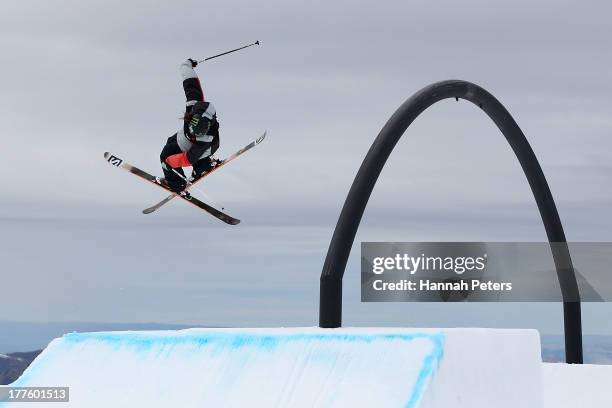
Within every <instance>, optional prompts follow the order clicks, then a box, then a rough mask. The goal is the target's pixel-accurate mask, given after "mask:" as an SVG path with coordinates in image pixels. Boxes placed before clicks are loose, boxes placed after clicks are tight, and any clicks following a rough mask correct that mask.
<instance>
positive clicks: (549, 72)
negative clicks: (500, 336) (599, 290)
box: [0, 0, 612, 333]
mask: <svg viewBox="0 0 612 408" xmlns="http://www.w3.org/2000/svg"><path fill="white" fill-rule="evenodd" d="M611 12H612V6H611V5H610V4H609V2H606V1H589V2H570V1H546V2H535V3H534V2H530V1H504V2H495V3H492V2H490V1H461V2H456V1H445V2H424V1H420V2H408V1H379V2H376V3H372V2H347V1H334V2H317V1H309V2H299V3H298V2H288V1H265V2H254V1H223V2H201V1H174V2H153V1H129V2H126V1H116V0H105V1H87V2H80V1H54V0H41V1H20V2H3V3H2V5H0V47H1V48H0V49H1V50H2V52H0V90H1V92H0V135H1V136H0V137H1V138H2V153H1V154H2V160H1V161H0V172H1V174H3V178H2V181H3V184H2V189H0V228H1V230H2V233H1V235H0V255H1V257H2V272H1V275H0V278H1V280H2V283H3V289H2V292H3V293H2V294H3V296H1V297H0V320H37V321H44V320H82V321H84V320H87V321H157V322H175V323H193V324H203V325H206V324H214V325H228V326H229V325H233V326H240V325H251V326H254V325H297V324H302V325H316V324H317V315H318V313H317V304H318V277H319V274H320V270H321V266H322V263H323V259H324V256H325V253H326V251H327V245H328V244H329V239H330V238H331V234H332V232H333V227H334V225H335V222H336V219H337V216H338V214H339V211H340V208H341V206H342V202H343V200H344V198H345V196H346V193H347V192H348V189H349V187H350V184H351V182H352V180H353V177H354V175H355V173H356V171H357V169H358V167H359V165H360V164H361V161H362V159H363V157H364V155H365V153H366V152H367V149H368V148H369V146H370V144H371V143H372V141H373V139H374V138H375V136H376V135H377V133H378V131H379V130H380V128H381V127H382V126H383V125H384V123H385V122H386V120H387V119H388V118H389V116H390V115H391V114H392V113H393V111H394V110H395V109H396V108H397V107H398V106H399V105H400V104H401V103H402V102H403V101H404V100H405V99H406V98H408V97H409V96H410V95H412V94H413V93H414V92H415V91H417V90H419V89H420V88H422V87H424V86H426V85H428V84H430V83H432V82H435V81H438V80H444V79H465V80H469V81H472V82H475V83H477V84H479V85H481V86H483V87H484V88H486V89H487V90H489V91H490V92H491V93H493V94H494V95H495V96H496V97H497V98H498V99H499V100H500V101H501V102H502V103H503V104H504V105H505V106H506V108H507V109H508V110H509V111H510V112H511V114H512V115H513V116H514V118H515V119H516V121H517V122H518V124H519V126H521V128H522V129H523V131H524V132H525V134H526V136H527V138H528V140H529V141H530V143H531V144H532V147H533V149H534V150H535V152H536V155H537V156H538V158H539V160H540V163H541V165H542V167H543V170H544V173H545V175H546V177H547V179H548V181H549V184H550V186H551V189H552V192H553V195H554V197H555V200H556V202H557V206H558V209H559V212H560V215H561V218H562V221H563V223H564V226H565V230H566V235H567V237H568V239H569V240H574V241H610V240H611V239H612V232H611V227H612V221H611V219H612V217H610V216H609V209H610V204H611V203H612V190H611V189H610V185H612V183H611V180H612V165H611V163H612V160H611V159H612V150H611V147H612V138H611V136H612V134H611V133H612V116H611V115H610V112H611V111H612V97H611V96H610V95H612V69H610V67H611V66H612V55H611V54H612V51H611V50H612V44H611V43H612V40H610V39H611V38H612V27H611V25H610V24H609V16H610V13H611ZM255 40H260V41H261V43H262V45H261V46H260V47H252V48H249V49H247V50H245V51H242V52H240V53H236V54H232V55H229V56H227V57H223V58H219V59H216V60H213V61H210V62H209V63H207V64H203V65H201V66H199V67H198V68H197V72H198V74H199V75H200V79H201V81H202V84H203V87H204V92H205V94H206V97H207V99H209V100H211V101H212V102H214V103H215V106H216V107H217V111H218V114H219V119H220V122H221V148H220V150H219V153H218V155H219V156H221V157H223V156H225V155H227V154H230V153H232V152H233V151H235V150H237V149H238V148H240V147H242V146H243V145H245V144H247V143H248V142H250V141H251V140H253V139H255V138H256V137H257V136H259V135H260V134H261V133H262V132H263V131H264V130H267V131H268V138H267V139H266V141H265V142H264V144H262V145H261V146H260V147H257V148H256V149H254V150H253V151H252V152H249V153H248V154H246V155H245V156H243V157H242V158H240V159H239V160H237V161H236V162H234V163H232V164H231V165H228V166H227V167H225V168H224V169H223V170H222V171H219V173H217V174H215V175H214V176H211V178H210V179H208V180H207V181H206V183H203V184H202V187H203V189H205V190H206V193H207V195H208V196H209V197H212V199H213V200H214V203H215V204H218V203H222V204H223V205H224V206H225V208H226V209H227V211H228V212H229V213H230V214H232V215H233V216H235V217H237V218H240V219H242V220H243V222H242V224H241V225H240V226H238V227H229V226H225V225H223V224H221V223H219V221H217V220H215V219H214V218H212V217H209V216H208V215H206V214H203V213H200V212H198V211H197V210H196V209H194V208H192V207H191V206H188V205H185V204H184V203H181V202H173V203H171V204H169V205H168V206H167V207H166V208H164V209H163V210H160V212H159V213H158V214H157V213H156V214H154V215H150V216H144V215H142V214H141V213H140V211H141V210H142V208H144V207H148V206H149V205H151V204H153V203H154V202H156V201H158V200H159V199H160V198H162V197H163V196H164V194H163V192H161V191H158V189H156V188H155V187H153V186H150V185H148V184H147V183H144V182H142V181H141V180H138V179H137V178H135V177H132V176H130V175H128V174H127V173H124V172H121V171H119V170H117V169H114V168H112V167H110V166H109V165H108V164H107V163H106V162H105V161H104V160H103V159H102V154H103V152H104V151H107V150H109V151H111V152H113V153H115V154H117V155H119V156H121V157H123V158H125V159H127V160H128V161H129V162H131V163H133V164H135V165H137V166H140V167H142V168H143V169H145V170H148V171H151V172H155V173H161V171H160V169H159V162H158V157H159V152H160V150H161V148H162V146H163V144H164V142H165V140H166V138H168V137H169V136H171V135H172V134H173V133H174V132H175V131H176V129H177V128H178V126H179V125H180V121H179V119H178V118H179V117H180V116H181V114H182V113H183V109H184V94H183V91H182V88H181V79H180V76H179V73H178V66H179V64H180V63H181V62H182V61H183V60H184V59H185V58H187V57H193V58H198V59H201V58H204V57H207V56H210V55H213V54H216V53H218V52H222V51H224V50H226V49H229V48H235V47H237V46H240V45H242V44H245V43H249V42H252V41H255ZM197 194H199V193H196V195H197ZM545 239H546V236H545V233H544V229H543V227H542V224H541V221H540V220H539V215H538V212H537V207H536V205H535V203H534V200H533V197H532V195H531V192H530V190H529V187H528V184H527V182H526V180H525V178H524V176H523V174H522V171H521V169H520V166H519V164H518V162H517V160H516V158H515V157H514V155H513V153H512V152H511V150H510V149H509V148H508V146H507V143H506V141H505V139H504V138H503V136H502V135H501V134H500V132H499V131H498V130H497V128H496V127H495V125H494V124H493V123H492V122H491V121H490V120H489V119H488V118H487V117H486V115H485V114H484V113H483V112H482V111H480V110H478V109H477V108H476V107H474V106H473V105H471V104H470V103H468V102H465V101H460V102H459V103H457V102H455V101H454V100H452V101H451V100H446V101H443V102H440V103H439V104H437V105H435V106H434V107H432V108H431V109H429V110H428V111H427V112H425V113H424V114H423V115H422V116H421V117H419V118H418V120H417V121H416V122H415V123H414V124H413V125H412V126H411V127H410V129H409V130H408V131H407V133H406V134H405V136H404V138H403V139H402V140H401V141H400V143H399V144H398V145H397V147H396V149H395V151H394V154H393V155H392V156H391V158H390V160H389V162H388V163H387V165H386V167H385V169H384V171H383V173H382V175H381V177H380V179H379V182H378V184H377V186H376V189H375V191H374V194H373V196H372V199H371V200H370V203H369V206H368V209H367V211H366V214H365V217H364V220H363V222H362V227H361V228H360V230H359V235H358V237H357V240H356V243H359V242H360V241H375V240H378V241H427V240H441V241H445V240H448V241H451V240H472V241H487V240H491V241H493V240H501V241H515V240H521V241H542V240H545ZM358 259H359V253H358V247H357V248H356V249H355V250H353V253H352V254H351V260H350V262H349V267H348V268H347V273H346V279H345V282H346V297H345V302H344V304H345V310H346V319H345V321H346V323H347V324H360V325H364V324H369V325H377V324H398V325H405V326H414V325H420V326H426V325H428V326H436V325H438V326H457V325H470V326H515V327H537V328H540V329H542V330H543V331H546V332H559V331H560V330H561V323H562V318H561V312H560V306H559V305H539V306H533V305H531V306H530V305H510V306H505V305H456V304H454V305H414V304H386V305H380V304H376V305H374V304H359V273H358ZM500 311H503V313H504V315H505V316H508V318H507V319H506V320H505V321H500V319H499V317H498V314H499V313H500ZM609 313H610V308H608V307H606V306H605V305H596V306H589V307H586V308H585V316H584V320H585V328H586V329H587V331H591V332H594V333H598V332H609V333H612V327H611V326H610V324H611V323H610V322H609V318H608V316H609ZM527 314H528V315H529V316H526V315H527Z"/></svg>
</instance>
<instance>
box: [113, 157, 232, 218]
mask: <svg viewBox="0 0 612 408" xmlns="http://www.w3.org/2000/svg"><path fill="white" fill-rule="evenodd" d="M104 158H105V159H106V161H107V162H108V163H109V164H111V165H113V166H115V167H120V168H122V169H124V170H126V171H128V172H130V173H132V174H134V175H136V176H138V177H140V178H142V179H145V180H146V181H148V182H150V183H152V184H155V185H156V186H158V187H161V188H163V189H164V190H166V191H169V192H171V193H172V197H173V198H174V196H178V197H180V198H182V199H183V200H185V201H187V202H188V203H191V204H192V205H194V206H196V207H198V208H200V209H202V210H204V211H206V212H207V213H209V214H210V215H212V216H213V217H216V218H218V219H220V220H221V221H223V222H225V223H227V224H230V225H236V224H238V223H240V220H238V219H236V218H233V217H231V216H229V215H227V214H225V213H223V212H221V211H219V210H217V209H216V208H214V207H211V206H210V205H208V204H206V203H204V202H202V201H200V200H198V199H197V198H195V197H192V196H191V195H190V194H188V193H187V194H177V193H174V192H172V191H171V190H170V187H168V184H167V183H166V181H165V180H163V179H161V178H159V177H155V176H152V175H151V174H149V173H147V172H146V171H143V170H140V169H139V168H138V167H135V166H132V165H131V164H129V163H127V162H126V161H125V160H123V159H121V158H119V157H117V156H115V155H113V154H111V153H109V152H105V153H104Z"/></svg>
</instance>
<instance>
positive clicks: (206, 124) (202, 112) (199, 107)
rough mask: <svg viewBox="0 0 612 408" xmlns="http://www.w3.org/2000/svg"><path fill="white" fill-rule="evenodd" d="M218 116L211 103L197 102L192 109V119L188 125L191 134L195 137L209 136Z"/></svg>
mask: <svg viewBox="0 0 612 408" xmlns="http://www.w3.org/2000/svg"><path fill="white" fill-rule="evenodd" d="M216 115H217V111H216V110H215V107H214V105H213V104H212V103H210V102H196V104H195V105H193V107H192V108H191V119H189V122H188V123H187V128H188V129H189V133H191V134H192V135H193V136H194V137H198V136H204V135H207V134H208V131H209V130H210V128H211V126H212V124H213V121H214V120H215V117H216Z"/></svg>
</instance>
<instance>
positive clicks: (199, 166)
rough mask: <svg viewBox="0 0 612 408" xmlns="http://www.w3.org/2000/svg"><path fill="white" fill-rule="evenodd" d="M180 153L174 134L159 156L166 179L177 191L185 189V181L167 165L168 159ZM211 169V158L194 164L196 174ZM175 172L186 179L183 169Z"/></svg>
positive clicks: (179, 168)
mask: <svg viewBox="0 0 612 408" xmlns="http://www.w3.org/2000/svg"><path fill="white" fill-rule="evenodd" d="M179 153H182V150H181V148H180V147H179V145H178V143H177V141H176V134H174V135H172V136H170V137H169V138H168V141H167V142H166V145H165V146H164V148H163V149H162V151H161V154H160V155H159V160H160V162H161V164H162V170H163V171H164V177H165V179H166V181H167V182H168V184H169V185H170V187H171V188H172V189H174V190H177V191H181V190H183V189H184V188H185V186H186V183H185V180H183V179H182V178H181V177H179V176H178V175H177V174H176V173H175V172H174V171H172V168H171V167H170V166H168V164H166V159H167V158H168V157H170V156H172V155H173V154H179ZM211 168H212V166H211V163H210V158H209V157H205V158H203V159H201V160H198V161H197V162H195V163H194V164H193V170H194V171H195V172H196V174H202V173H205V172H207V171H209V170H210V169H211ZM174 170H176V171H177V172H178V173H179V174H180V175H181V176H183V177H185V172H184V171H183V169H182V168H181V167H178V168H175V169H174Z"/></svg>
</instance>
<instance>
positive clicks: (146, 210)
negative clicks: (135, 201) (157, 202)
mask: <svg viewBox="0 0 612 408" xmlns="http://www.w3.org/2000/svg"><path fill="white" fill-rule="evenodd" d="M152 212H153V209H151V208H145V209H144V210H142V213H143V214H151V213H152Z"/></svg>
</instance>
